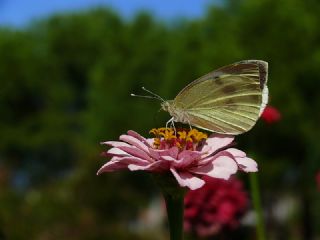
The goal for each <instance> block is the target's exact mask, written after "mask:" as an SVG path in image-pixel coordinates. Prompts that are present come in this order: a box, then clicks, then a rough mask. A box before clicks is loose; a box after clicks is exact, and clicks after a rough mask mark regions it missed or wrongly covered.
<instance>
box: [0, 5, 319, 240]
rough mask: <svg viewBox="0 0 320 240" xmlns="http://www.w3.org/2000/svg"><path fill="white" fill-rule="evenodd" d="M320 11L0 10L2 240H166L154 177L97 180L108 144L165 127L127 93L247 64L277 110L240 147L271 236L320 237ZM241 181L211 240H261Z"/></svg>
mask: <svg viewBox="0 0 320 240" xmlns="http://www.w3.org/2000/svg"><path fill="white" fill-rule="evenodd" d="M319 13H320V2H319V1H317V0H305V1H300V0H283V1H276V0H240V1H239V0H225V1H222V0H220V1H209V0H202V1H178V0H175V1H142V0H140V1H107V0H105V1H102V0H101V1H91V0H73V1H39V0H38V1H37V0H31V1H25V0H20V1H19V0H10V1H9V0H0V25H1V26H0V239H36V240H51V239H60V240H64V239H142V240H147V239H159V240H161V239H168V231H167V228H166V221H165V218H164V217H165V213H164V212H163V210H164V206H163V203H162V200H161V198H160V197H159V190H158V188H157V186H156V185H155V184H154V182H153V181H152V179H151V178H150V176H148V175H147V174H145V173H130V172H126V171H125V172H120V173H110V174H103V175H101V176H96V171H97V170H98V168H99V167H100V166H101V165H102V164H103V163H105V162H106V160H107V159H105V158H102V157H100V156H99V154H100V152H102V151H103V150H104V147H102V146H100V144H99V142H101V141H106V140H116V139H118V136H119V135H120V134H122V133H124V132H126V131H127V130H129V129H133V130H135V131H138V132H140V133H141V134H143V135H145V136H149V135H148V131H149V130H150V129H151V128H153V127H162V126H164V124H165V122H166V120H168V118H169V115H168V114H166V113H159V112H158V110H159V108H160V105H159V102H156V101H152V100H151V101H149V100H146V99H138V98H134V99H133V98H131V97H130V93H132V92H134V93H137V94H139V93H140V94H141V93H142V90H141V87H142V86H145V87H146V88H148V89H150V90H152V91H154V92H155V93H158V94H159V95H161V96H162V97H163V98H165V99H171V98H173V97H174V96H175V95H176V94H177V92H178V91H179V90H180V89H181V88H182V87H183V86H185V85H186V84H187V83H189V82H191V81H192V80H194V79H196V78H197V77H199V76H201V75H204V74H205V73H207V72H209V71H211V70H213V69H215V68H218V67H220V66H223V65H226V64H230V63H233V62H236V61H239V60H243V59H263V60H265V61H268V62H269V68H270V73H269V88H270V105H272V106H273V107H275V108H276V110H277V111H278V112H280V114H281V119H278V120H279V121H263V120H259V121H258V123H257V125H256V127H255V128H254V129H253V130H252V131H250V132H249V133H246V134H243V135H241V136H238V137H237V139H236V140H237V142H238V145H239V148H240V149H243V150H245V151H246V152H247V153H248V154H249V155H250V156H251V157H252V158H254V159H255V160H256V161H257V162H258V163H259V169H260V171H259V174H258V178H259V183H260V191H261V199H262V204H263V207H264V213H265V220H266V228H267V236H268V237H267V239H268V240H269V239H271V240H272V239H292V240H298V239H299V240H300V239H303V240H304V239H306V240H307V239H320V192H319V191H320V189H319V188H320V179H319V178H320V176H319V174H318V175H317V173H318V172H319V170H320V140H319V136H320V127H319V124H320V108H319V106H320V94H319V89H318V88H317V87H320V30H319V24H320V14H319ZM316 176H318V186H317V177H316ZM238 178H239V179H241V181H242V182H243V186H244V188H245V189H246V190H245V191H247V192H248V198H249V206H248V208H247V210H246V213H245V214H243V216H244V217H243V218H241V219H240V223H239V226H238V228H237V229H232V230H228V231H229V232H227V233H226V234H225V235H223V237H221V235H218V234H214V235H212V236H206V238H207V239H236V237H230V236H238V238H239V237H240V236H241V239H255V228H254V225H255V218H254V213H253V212H252V205H251V204H250V193H249V191H250V190H249V184H248V176H247V175H241V174H240V175H239V176H238ZM317 187H318V188H317ZM232 234H233V235H232ZM187 237H188V239H198V238H199V239H201V238H200V237H199V236H196V234H193V235H192V234H189V235H188V236H187Z"/></svg>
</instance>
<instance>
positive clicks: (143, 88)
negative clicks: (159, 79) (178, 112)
mask: <svg viewBox="0 0 320 240" xmlns="http://www.w3.org/2000/svg"><path fill="white" fill-rule="evenodd" d="M142 90H144V91H146V92H147V93H150V94H151V95H152V96H154V97H155V98H157V99H159V100H161V101H162V102H164V99H163V98H162V97H160V96H159V95H158V94H155V93H154V92H151V91H150V90H148V89H146V88H145V87H142Z"/></svg>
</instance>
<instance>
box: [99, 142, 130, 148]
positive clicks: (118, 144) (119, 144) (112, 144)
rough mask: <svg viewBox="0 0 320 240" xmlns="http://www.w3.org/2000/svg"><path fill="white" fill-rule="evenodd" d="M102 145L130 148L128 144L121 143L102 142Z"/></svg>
mask: <svg viewBox="0 0 320 240" xmlns="http://www.w3.org/2000/svg"><path fill="white" fill-rule="evenodd" d="M100 144H103V145H109V146H111V147H122V146H127V147H128V146H130V145H129V144H128V143H124V142H119V141H106V142H101V143H100Z"/></svg>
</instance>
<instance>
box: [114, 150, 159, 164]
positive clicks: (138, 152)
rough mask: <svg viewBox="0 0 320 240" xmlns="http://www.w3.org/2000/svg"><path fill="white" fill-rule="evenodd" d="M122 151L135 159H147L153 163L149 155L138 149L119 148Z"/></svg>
mask: <svg viewBox="0 0 320 240" xmlns="http://www.w3.org/2000/svg"><path fill="white" fill-rule="evenodd" d="M119 149H120V150H122V151H124V152H125V153H128V154H130V155H132V156H135V157H138V158H141V159H145V160H147V161H149V162H153V160H152V159H151V158H150V157H149V156H148V154H147V153H146V152H144V151H142V150H140V149H139V148H136V147H132V146H130V147H126V146H123V147H119Z"/></svg>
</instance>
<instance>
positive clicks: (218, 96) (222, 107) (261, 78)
mask: <svg viewBox="0 0 320 240" xmlns="http://www.w3.org/2000/svg"><path fill="white" fill-rule="evenodd" d="M267 73H268V64H267V62H264V61H260V60H245V61H241V62H238V63H234V64H231V65H228V66H225V67H222V68H219V69H218V70H216V71H213V72H210V73H208V74H207V75H205V76H203V77H200V78H199V79H197V80H195V81H193V82H191V83H190V84H188V85H187V86H186V87H185V88H184V89H182V90H181V91H180V92H179V93H178V95H177V96H176V97H175V98H174V100H169V101H164V102H163V103H162V104H161V107H162V109H163V110H165V111H167V112H169V114H170V115H171V116H172V119H171V120H172V121H174V122H182V123H186V124H189V125H192V126H195V127H198V128H202V129H205V130H208V131H212V132H217V133H222V134H232V135H236V134H240V133H243V132H246V131H248V130H250V129H251V128H252V127H253V126H254V124H255V123H256V121H257V119H258V118H259V116H260V115H261V113H262V111H263V109H264V108H265V106H266V104H267V102H268V88H267V86H266V82H267V76H268V74H267Z"/></svg>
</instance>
